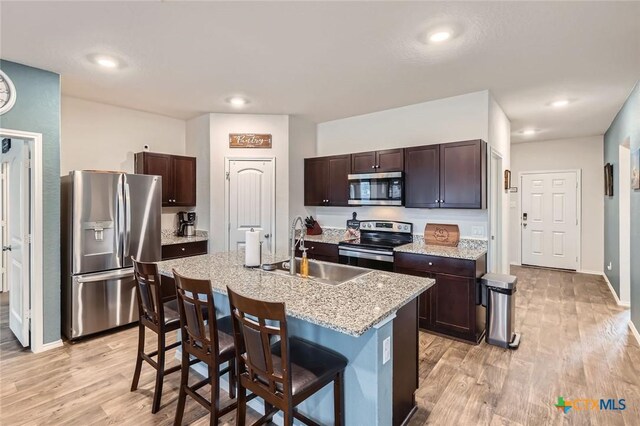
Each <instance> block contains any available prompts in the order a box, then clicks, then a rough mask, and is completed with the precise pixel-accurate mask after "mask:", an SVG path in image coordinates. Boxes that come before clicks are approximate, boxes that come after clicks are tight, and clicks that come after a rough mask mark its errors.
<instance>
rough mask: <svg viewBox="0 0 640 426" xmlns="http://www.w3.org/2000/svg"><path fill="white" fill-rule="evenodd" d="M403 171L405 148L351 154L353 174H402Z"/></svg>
mask: <svg viewBox="0 0 640 426" xmlns="http://www.w3.org/2000/svg"><path fill="white" fill-rule="evenodd" d="M403 169H404V149H403V148H398V149H385V150H382V151H370V152H359V153H357V154H351V173H386V172H401V171H402V170H403Z"/></svg>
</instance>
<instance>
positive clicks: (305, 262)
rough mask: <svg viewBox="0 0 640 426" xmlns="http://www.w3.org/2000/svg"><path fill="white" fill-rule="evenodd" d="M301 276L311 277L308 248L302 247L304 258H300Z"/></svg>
mask: <svg viewBox="0 0 640 426" xmlns="http://www.w3.org/2000/svg"><path fill="white" fill-rule="evenodd" d="M300 276H301V277H302V278H307V277H309V258H308V257H307V248H306V247H303V248H302V259H301V260H300Z"/></svg>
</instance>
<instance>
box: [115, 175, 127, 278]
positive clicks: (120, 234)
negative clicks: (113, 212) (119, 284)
mask: <svg viewBox="0 0 640 426" xmlns="http://www.w3.org/2000/svg"><path fill="white" fill-rule="evenodd" d="M123 178H124V175H121V176H120V179H119V180H118V210H117V212H118V256H122V260H121V265H122V266H124V265H126V262H125V259H124V258H125V257H126V256H124V254H121V253H123V252H124V250H125V247H123V244H122V242H123V241H124V232H125V229H126V227H127V224H126V223H125V222H124V216H125V205H124V195H123V194H124V185H123V183H122V180H123Z"/></svg>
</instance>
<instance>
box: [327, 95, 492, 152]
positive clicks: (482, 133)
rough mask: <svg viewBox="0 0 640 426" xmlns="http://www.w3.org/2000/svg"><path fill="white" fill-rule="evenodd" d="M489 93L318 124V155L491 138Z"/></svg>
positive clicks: (439, 100)
mask: <svg viewBox="0 0 640 426" xmlns="http://www.w3.org/2000/svg"><path fill="white" fill-rule="evenodd" d="M488 97H489V92H487V91H482V92H475V93H470V94H467V95H461V96H454V97H452V98H445V99H438V100H435V101H431V102H423V103H420V104H415V105H409V106H405V107H401V108H394V109H388V110H385V111H379V112H374V113H371V114H364V115H358V116H355V117H349V118H344V119H341V120H334V121H327V122H324V123H320V124H318V155H319V156H322V155H334V154H349V153H352V152H361V151H372V150H376V149H385V148H394V147H407V146H419V145H429V144H436V143H442V142H454V141H461V140H468V139H483V140H485V141H486V140H487V138H488V122H487V116H488V109H489V105H488Z"/></svg>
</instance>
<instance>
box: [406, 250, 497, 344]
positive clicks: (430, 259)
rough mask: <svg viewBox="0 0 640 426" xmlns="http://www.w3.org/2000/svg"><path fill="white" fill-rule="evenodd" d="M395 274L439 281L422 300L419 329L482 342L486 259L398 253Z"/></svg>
mask: <svg viewBox="0 0 640 426" xmlns="http://www.w3.org/2000/svg"><path fill="white" fill-rule="evenodd" d="M394 270H395V272H398V273H402V274H408V275H416V276H421V277H427V278H433V279H435V280H436V284H435V285H434V286H433V287H431V288H430V289H429V290H427V291H425V292H424V293H422V294H421V295H420V297H419V307H418V324H419V325H420V328H422V329H424V330H429V331H433V332H436V333H440V334H444V335H447V336H450V337H454V338H456V339H461V340H465V341H468V342H472V343H478V342H479V341H480V339H482V335H483V334H484V328H485V312H486V311H485V308H484V307H483V306H481V305H480V304H479V302H480V284H479V281H478V280H479V278H480V277H481V276H482V275H484V274H485V273H486V256H482V257H481V258H480V259H477V260H465V259H451V258H443V257H438V256H426V255H420V254H412V253H396V255H395V269H394ZM477 302H478V303H477Z"/></svg>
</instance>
